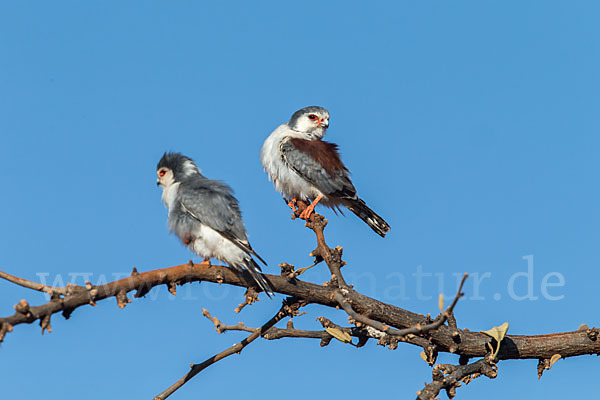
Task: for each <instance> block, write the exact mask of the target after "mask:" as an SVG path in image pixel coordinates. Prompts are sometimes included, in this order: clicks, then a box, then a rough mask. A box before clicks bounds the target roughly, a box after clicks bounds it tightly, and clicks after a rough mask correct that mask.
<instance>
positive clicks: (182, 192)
mask: <svg viewBox="0 0 600 400" xmlns="http://www.w3.org/2000/svg"><path fill="white" fill-rule="evenodd" d="M179 202H180V205H181V210H182V211H183V212H185V213H186V214H188V215H189V216H190V217H192V218H193V219H195V220H197V221H198V222H200V223H202V224H204V225H207V226H209V227H210V228H212V229H214V230H215V231H217V232H219V233H220V234H221V235H222V236H223V237H225V238H227V239H229V240H230V241H231V242H232V243H233V244H235V245H236V246H237V247H239V248H240V249H242V250H243V251H245V252H246V253H248V254H253V255H255V256H256V257H257V258H258V259H259V260H260V261H261V262H262V263H263V264H265V265H266V262H265V261H264V260H263V259H262V258H261V257H260V256H259V255H258V254H257V253H256V252H255V251H254V249H252V246H250V243H249V242H248V237H247V234H246V228H245V227H244V222H243V221H242V213H241V211H240V206H239V204H238V202H237V200H236V198H235V197H234V196H233V194H232V193H231V189H230V188H229V186H227V185H225V184H224V183H222V182H219V181H213V180H210V179H203V181H202V182H200V183H198V182H196V183H195V184H190V183H188V184H187V185H182V186H180V188H179Z"/></svg>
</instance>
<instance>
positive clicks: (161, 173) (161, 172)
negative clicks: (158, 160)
mask: <svg viewBox="0 0 600 400" xmlns="http://www.w3.org/2000/svg"><path fill="white" fill-rule="evenodd" d="M166 173H167V171H165V170H164V169H161V170H160V171H158V176H165V174H166Z"/></svg>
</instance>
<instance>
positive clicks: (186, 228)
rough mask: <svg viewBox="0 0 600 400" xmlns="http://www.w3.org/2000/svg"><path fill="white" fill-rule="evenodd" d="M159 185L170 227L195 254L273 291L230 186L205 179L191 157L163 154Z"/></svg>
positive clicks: (157, 172) (262, 287)
mask: <svg viewBox="0 0 600 400" xmlns="http://www.w3.org/2000/svg"><path fill="white" fill-rule="evenodd" d="M156 174H157V175H158V180H157V182H156V184H157V185H159V186H161V187H162V190H163V193H162V201H163V202H164V203H165V206H166V207H167V209H168V210H169V216H168V224H169V230H170V231H171V232H172V233H175V235H177V237H178V238H179V239H180V240H181V241H182V242H183V243H184V244H185V245H186V246H188V248H189V249H190V250H191V251H193V252H194V253H196V254H198V255H199V256H201V257H204V261H205V262H208V261H209V260H210V258H211V257H212V258H216V259H218V260H220V261H224V262H226V263H227V264H228V265H229V266H230V267H232V268H233V269H234V270H237V271H242V270H244V269H245V270H246V271H248V272H249V273H250V275H251V276H252V278H253V279H254V281H256V283H257V284H258V286H259V287H260V288H261V289H262V290H264V291H265V293H267V295H268V296H269V297H270V295H272V294H273V289H272V287H271V285H270V284H269V282H267V280H266V279H265V277H264V276H263V275H262V273H261V269H260V267H259V265H258V264H257V263H256V261H254V259H253V258H252V255H254V256H255V257H256V258H258V259H259V260H260V261H262V263H263V264H265V265H267V264H266V263H265V261H264V260H263V259H262V258H260V256H259V255H258V254H256V252H255V251H254V250H253V249H252V247H251V246H250V243H249V242H248V238H247V235H246V228H245V227H244V222H243V221H242V214H241V212H240V207H239V204H238V202H237V200H236V198H235V197H234V196H233V194H232V190H231V188H230V187H229V186H227V185H226V184H225V183H223V182H221V181H216V180H212V179H208V178H206V177H205V176H204V175H202V173H201V172H200V169H199V168H198V166H197V165H196V164H195V163H194V161H192V160H191V159H190V158H188V157H186V156H184V155H181V154H180V153H165V154H164V155H163V156H162V158H161V159H160V161H159V162H158V165H157V167H156Z"/></svg>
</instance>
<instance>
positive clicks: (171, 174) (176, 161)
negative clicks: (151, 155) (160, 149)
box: [156, 153, 200, 188]
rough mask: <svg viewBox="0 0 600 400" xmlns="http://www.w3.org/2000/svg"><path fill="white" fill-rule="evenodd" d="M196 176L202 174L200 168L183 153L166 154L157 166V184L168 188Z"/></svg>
mask: <svg viewBox="0 0 600 400" xmlns="http://www.w3.org/2000/svg"><path fill="white" fill-rule="evenodd" d="M194 174H200V168H198V166H197V165H196V163H195V162H194V161H192V159H191V158H189V157H186V156H184V155H182V154H181V153H165V154H164V155H163V156H162V158H161V159H160V161H159V162H158V165H157V166H156V175H157V176H158V179H157V180H156V184H157V185H160V186H162V187H163V188H166V187H169V186H171V185H172V184H173V183H175V182H181V180H182V179H184V178H187V177H188V176H191V175H194Z"/></svg>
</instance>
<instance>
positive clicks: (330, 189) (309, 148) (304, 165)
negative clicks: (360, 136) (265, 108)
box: [260, 106, 390, 237]
mask: <svg viewBox="0 0 600 400" xmlns="http://www.w3.org/2000/svg"><path fill="white" fill-rule="evenodd" d="M328 126H329V112H328V111H327V110H326V109H324V108H323V107H316V106H312V107H306V108H303V109H301V110H298V111H296V112H295V113H294V114H293V115H292V118H290V120H289V122H288V123H287V124H283V125H280V126H279V127H277V129H275V130H274V131H273V133H271V135H270V136H269V137H268V138H267V140H265V143H264V144H263V146H262V149H261V152H260V159H261V162H262V165H263V168H264V169H265V171H266V172H267V174H268V175H269V179H270V180H272V181H273V183H274V184H275V189H277V190H278V191H279V192H281V193H282V194H283V196H284V199H286V201H289V200H291V201H290V202H289V203H288V205H289V206H290V207H291V208H292V209H294V208H295V206H294V203H295V202H296V201H297V200H302V201H305V202H311V201H312V203H311V204H310V205H309V206H308V207H307V208H306V210H304V211H303V212H302V214H300V218H303V219H308V218H309V217H310V215H311V213H312V212H313V211H314V208H315V206H316V205H317V204H318V203H319V202H321V204H324V205H325V206H328V207H331V208H334V209H339V206H345V207H346V208H348V209H349V210H350V211H352V212H353V213H354V214H356V215H357V216H358V217H359V218H360V219H362V220H363V221H365V222H366V223H367V225H369V226H370V227H371V229H373V230H374V231H375V232H376V233H377V234H378V235H380V236H381V237H385V234H386V232H388V231H389V230H390V226H389V225H388V223H387V222H385V221H384V220H383V218H381V217H380V216H379V215H377V214H376V213H375V212H374V211H373V210H371V209H370V208H369V207H368V206H367V205H366V204H365V202H364V201H362V200H361V199H360V198H359V197H358V196H357V195H356V189H355V188H354V185H353V184H352V182H351V181H350V173H349V171H348V169H347V168H346V166H345V165H344V163H342V160H341V159H340V154H339V152H338V146H337V145H336V144H333V143H329V142H326V141H324V140H322V138H323V136H325V132H326V130H327V127H328Z"/></svg>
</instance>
